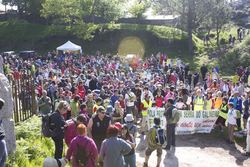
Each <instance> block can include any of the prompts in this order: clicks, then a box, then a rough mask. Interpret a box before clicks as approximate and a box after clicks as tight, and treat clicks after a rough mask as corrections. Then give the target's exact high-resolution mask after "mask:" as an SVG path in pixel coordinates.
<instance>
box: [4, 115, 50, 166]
mask: <svg viewBox="0 0 250 167" xmlns="http://www.w3.org/2000/svg"><path fill="white" fill-rule="evenodd" d="M40 127H41V120H40V118H38V117H36V116H34V117H32V118H31V119H29V120H27V121H26V122H23V123H20V124H19V125H17V126H16V129H15V130H16V139H17V149H16V151H15V153H14V154H12V155H10V156H9V158H8V161H7V164H6V167H34V166H42V162H43V160H44V158H46V157H48V156H52V155H53V151H54V145H53V143H52V140H51V139H48V138H42V137H41V133H40Z"/></svg>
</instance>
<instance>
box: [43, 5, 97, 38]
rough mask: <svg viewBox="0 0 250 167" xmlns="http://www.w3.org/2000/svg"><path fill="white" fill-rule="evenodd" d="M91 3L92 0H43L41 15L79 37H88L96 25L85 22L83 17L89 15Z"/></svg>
mask: <svg viewBox="0 0 250 167" xmlns="http://www.w3.org/2000/svg"><path fill="white" fill-rule="evenodd" d="M92 3H93V1H92V0H70V1H69V0H45V1H44V3H43V4H42V7H43V8H42V10H41V15H42V17H44V18H47V19H51V20H52V21H53V23H55V24H61V25H65V26H66V29H68V30H69V31H72V32H73V33H74V34H75V35H77V36H78V37H80V38H83V39H90V38H92V37H93V36H92V33H93V32H94V31H95V30H96V29H97V28H98V26H97V25H94V24H91V23H89V24H88V23H85V22H84V20H83V17H84V16H89V15H90V13H91V11H92Z"/></svg>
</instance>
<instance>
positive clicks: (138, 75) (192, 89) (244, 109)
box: [4, 53, 250, 167]
mask: <svg viewBox="0 0 250 167" xmlns="http://www.w3.org/2000/svg"><path fill="white" fill-rule="evenodd" d="M4 72H5V74H6V75H11V76H12V77H14V78H20V77H22V74H23V73H29V74H30V75H32V76H33V77H34V78H35V85H36V93H37V106H38V107H37V114H39V115H42V116H44V115H48V114H50V121H51V129H52V130H53V135H52V140H53V141H54V143H55V154H54V158H55V159H60V158H62V157H63V145H64V144H63V143H64V140H65V143H66V145H67V146H68V151H67V153H66V159H67V160H68V161H71V162H72V164H73V166H75V167H78V166H87V167H94V166H96V164H97V163H96V162H98V164H99V165H103V166H104V167H117V166H119V167H122V166H126V167H134V166H136V156H135V148H136V142H135V138H136V137H137V136H138V133H139V134H140V138H141V139H144V137H145V136H146V141H147V149H146V152H145V155H146V156H145V157H146V158H145V163H144V166H145V167H146V166H147V165H148V159H149V156H150V154H151V153H152V152H153V151H154V150H157V156H158V161H157V165H156V166H160V162H161V154H162V146H161V145H160V144H159V142H157V140H156V139H157V137H156V136H157V135H156V133H157V132H156V130H155V129H157V127H158V128H159V125H160V119H158V118H155V119H154V124H155V126H154V127H148V123H147V116H148V109H149V108H151V107H163V108H165V113H164V115H165V117H166V120H167V127H162V128H164V129H165V128H166V129H167V139H166V141H167V146H166V147H165V149H166V150H171V149H174V148H175V126H176V123H177V122H176V121H175V118H174V114H173V110H175V109H177V110H195V111H200V110H219V117H218V120H217V121H216V125H217V127H218V128H219V129H220V130H221V131H223V130H225V128H226V127H228V131H229V133H228V134H229V136H228V142H229V143H234V139H233V135H234V131H235V128H236V127H237V130H239V131H240V130H241V129H248V131H247V137H248V140H250V127H249V126H250V123H249V122H250V119H249V106H250V90H249V86H250V85H248V81H249V72H250V71H249V69H248V67H239V68H238V69H237V70H236V73H237V75H236V76H235V77H234V78H233V79H231V80H230V79H223V78H221V77H220V69H219V68H218V67H214V68H212V69H208V67H207V66H206V65H202V67H201V68H200V70H199V71H191V70H190V67H189V65H188V64H185V63H184V62H183V61H181V60H180V59H177V60H173V59H170V58H169V57H168V56H167V55H164V54H161V53H159V54H157V55H152V56H150V57H148V58H146V59H145V60H141V59H139V58H138V57H134V58H132V59H129V60H128V59H124V58H121V57H119V56H110V55H105V56H104V55H101V54H100V53H98V54H97V55H95V56H77V55H74V54H71V53H67V54H62V55H60V56H54V55H53V54H51V53H50V54H49V56H48V57H47V58H43V59H35V58H33V59H30V60H21V59H11V58H9V59H8V58H4ZM242 119H243V126H242V123H241V121H242ZM226 122H227V123H228V125H226ZM138 127H139V128H138ZM249 144H250V142H249V143H248V150H246V152H247V155H249V154H250V148H249V147H250V146H249ZM79 148H83V149H82V150H85V151H82V153H81V154H82V156H81V157H82V159H83V160H82V159H81V158H78V155H79V154H80V153H79V151H78V150H79ZM58 162H60V161H58Z"/></svg>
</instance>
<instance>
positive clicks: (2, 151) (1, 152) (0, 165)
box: [0, 140, 8, 167]
mask: <svg viewBox="0 0 250 167" xmlns="http://www.w3.org/2000/svg"><path fill="white" fill-rule="evenodd" d="M7 155H8V153H7V147H6V143H5V140H0V167H4V166H5V162H6V159H7Z"/></svg>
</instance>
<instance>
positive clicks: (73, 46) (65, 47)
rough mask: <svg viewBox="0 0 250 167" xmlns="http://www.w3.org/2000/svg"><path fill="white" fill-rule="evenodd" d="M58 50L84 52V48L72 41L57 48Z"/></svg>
mask: <svg viewBox="0 0 250 167" xmlns="http://www.w3.org/2000/svg"><path fill="white" fill-rule="evenodd" d="M56 49H57V50H71V51H77V50H80V51H82V47H81V46H79V45H76V44H74V43H72V42H71V41H68V42H66V43H65V44H63V45H61V46H59V47H57V48H56Z"/></svg>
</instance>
